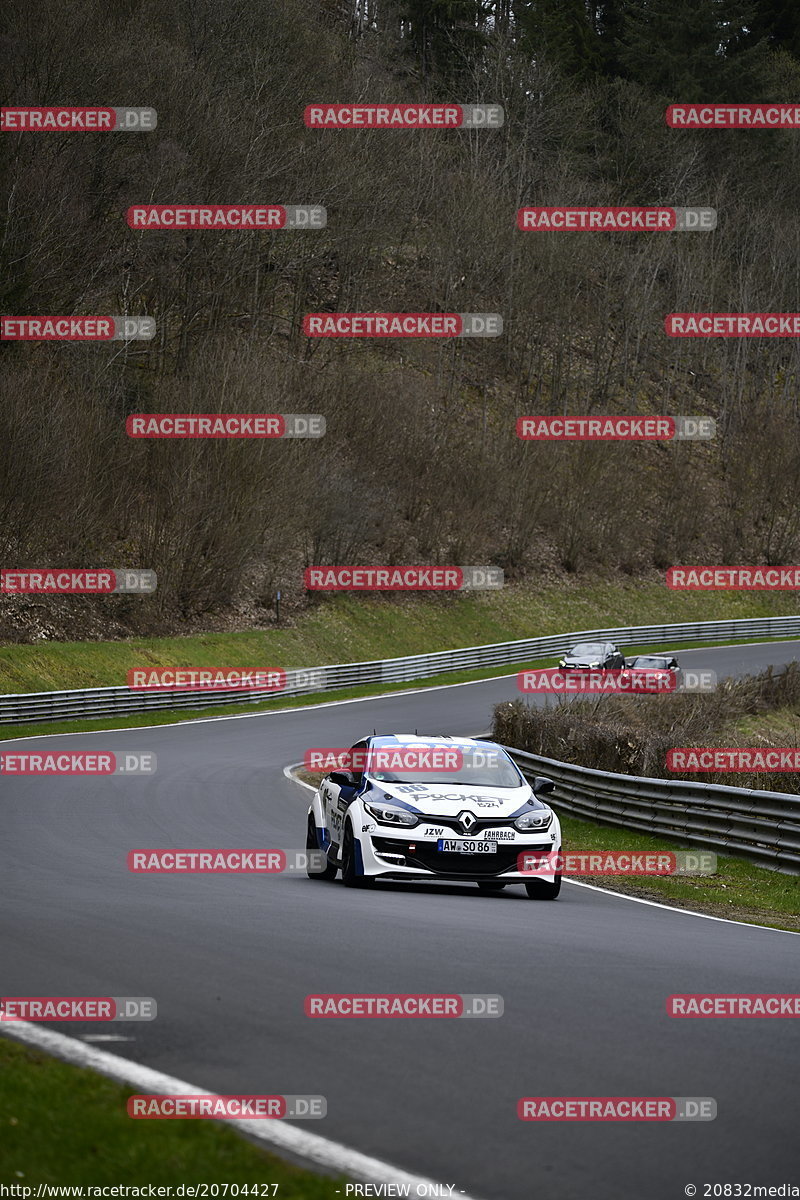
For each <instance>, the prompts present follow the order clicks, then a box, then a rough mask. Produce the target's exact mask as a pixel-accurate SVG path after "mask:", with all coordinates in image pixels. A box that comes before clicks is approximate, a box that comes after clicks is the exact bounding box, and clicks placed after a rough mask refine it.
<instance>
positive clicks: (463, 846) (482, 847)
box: [437, 838, 497, 854]
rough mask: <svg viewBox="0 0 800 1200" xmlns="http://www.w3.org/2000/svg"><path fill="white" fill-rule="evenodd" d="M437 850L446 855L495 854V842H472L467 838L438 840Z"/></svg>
mask: <svg viewBox="0 0 800 1200" xmlns="http://www.w3.org/2000/svg"><path fill="white" fill-rule="evenodd" d="M437 848H438V849H439V850H443V851H444V852H445V853H446V854H497V842H473V841H471V840H470V839H469V838H439V841H438V842H437Z"/></svg>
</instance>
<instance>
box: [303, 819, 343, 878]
mask: <svg viewBox="0 0 800 1200" xmlns="http://www.w3.org/2000/svg"><path fill="white" fill-rule="evenodd" d="M306 850H317V851H318V850H319V842H318V841H317V828H316V826H315V824H314V818H313V816H312V815H311V814H310V813H309V816H308V831H307V833H306ZM338 869H339V868H338V867H335V866H332V865H331V863H327V864H326V866H324V867H323V869H322V870H321V871H312V869H311V866H310V864H309V865H307V866H306V875H307V876H308V878H309V879H329V880H330V879H335V878H336V872H337V871H338Z"/></svg>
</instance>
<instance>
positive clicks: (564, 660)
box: [558, 658, 567, 670]
mask: <svg viewBox="0 0 800 1200" xmlns="http://www.w3.org/2000/svg"><path fill="white" fill-rule="evenodd" d="M566 665H567V660H566V659H565V658H562V660H561V662H560V663H559V664H558V668H559V670H561V668H562V667H565V666H566Z"/></svg>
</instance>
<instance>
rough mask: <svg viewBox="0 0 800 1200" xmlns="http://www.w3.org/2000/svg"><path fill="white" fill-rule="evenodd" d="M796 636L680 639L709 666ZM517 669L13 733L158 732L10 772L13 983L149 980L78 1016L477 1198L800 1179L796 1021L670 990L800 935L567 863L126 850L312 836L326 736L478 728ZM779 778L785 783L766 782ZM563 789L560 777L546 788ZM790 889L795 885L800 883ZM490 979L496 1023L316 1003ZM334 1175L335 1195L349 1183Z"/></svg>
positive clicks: (295, 843) (5, 813)
mask: <svg viewBox="0 0 800 1200" xmlns="http://www.w3.org/2000/svg"><path fill="white" fill-rule="evenodd" d="M797 651H798V643H796V642H791V643H789V642H784V643H769V644H761V645H745V646H739V647H728V648H724V649H714V650H695V651H691V652H689V651H682V652H680V654H679V658H680V661H681V664H682V665H685V666H692V667H703V666H708V667H711V668H713V669H715V670H716V671H717V672H718V673H719V674H720V675H724V674H731V673H741V672H747V671H753V670H757V669H759V668H761V667H763V666H766V665H767V664H768V663H774V664H775V665H778V664H781V663H785V662H787V661H789V660H791V659H792V658H794V657H796V656H797ZM516 696H517V692H516V688H515V685H514V679H513V676H508V677H504V678H501V679H495V680H489V681H484V682H480V683H473V684H468V685H456V686H452V687H448V688H446V689H443V688H438V689H435V690H423V691H420V692H417V693H413V694H396V695H394V696H390V697H386V698H383V699H380V698H379V699H373V700H368V701H361V702H346V703H341V702H338V703H337V702H334V703H332V704H330V705H326V706H323V707H316V708H310V709H305V710H304V709H295V710H292V711H288V712H285V713H276V714H265V715H258V716H253V717H248V718H245V719H238V718H226V719H218V720H210V721H209V720H207V721H204V722H199V723H186V724H182V725H173V726H165V727H160V728H158V727H156V728H148V729H143V730H121V731H115V732H109V733H103V734H84V735H77V736H70V737H60V738H58V739H56V740H49V741H48V739H40V738H37V739H33V740H26V741H24V742H19V743H13V742H6V743H5V744H4V745H3V747H2V749H4V750H11V749H13V748H14V746H15V745H17V746H18V747H19V748H24V749H27V750H31V749H35V748H37V747H40V748H44V747H49V748H53V747H55V746H56V745H58V747H59V748H64V749H66V748H83V749H87V748H91V749H98V750H99V749H126V748H128V749H138V750H152V751H155V753H156V754H157V756H158V772H157V773H156V774H155V775H154V776H152V777H150V778H147V777H144V778H127V779H126V778H113V779H105V780H92V779H87V778H75V779H67V780H65V779H63V778H62V779H47V778H42V777H38V778H30V777H28V778H24V777H20V778H8V777H6V778H4V779H3V781H2V791H3V795H2V808H1V809H0V829H1V830H2V835H1V840H0V878H1V879H2V887H1V888H0V893H1V894H2V904H0V947H2V975H1V976H0V980H1V984H0V994H4V995H19V996H26V995H61V996H69V995H75V996H91V995H105V996H108V995H130V996H153V997H155V998H156V999H157V1001H158V1006H159V1011H158V1019H157V1020H155V1021H153V1022H150V1023H136V1024H126V1025H114V1026H100V1027H98V1025H97V1024H94V1025H91V1024H89V1023H86V1024H74V1023H63V1024H61V1025H56V1026H53V1028H56V1029H59V1030H60V1031H61V1032H63V1033H66V1034H69V1035H71V1036H74V1037H75V1036H77V1037H80V1036H83V1035H85V1034H91V1033H96V1032H98V1029H99V1030H100V1031H101V1032H105V1031H109V1032H113V1033H119V1034H121V1035H123V1036H125V1037H128V1038H131V1039H133V1040H131V1041H124V1042H120V1043H119V1044H114V1043H112V1044H110V1045H109V1046H108V1049H111V1050H113V1051H114V1052H115V1053H118V1054H120V1055H122V1056H124V1057H127V1058H131V1059H134V1060H136V1061H138V1062H142V1063H145V1064H147V1065H148V1066H151V1067H155V1068H157V1069H159V1070H161V1071H164V1072H166V1073H168V1074H171V1075H174V1076H177V1077H179V1078H181V1079H184V1080H188V1081H190V1082H191V1083H193V1084H196V1085H197V1086H198V1087H201V1088H208V1089H211V1090H213V1091H216V1092H220V1093H230V1092H257V1093H264V1092H267V1093H295V1094H296V1093H301V1094H302V1093H315V1094H319V1093H321V1094H322V1095H324V1096H326V1097H327V1100H328V1117H327V1119H326V1120H324V1121H321V1122H307V1123H306V1128H308V1129H310V1130H313V1132H315V1133H316V1132H318V1133H320V1134H322V1135H323V1136H325V1137H328V1138H331V1139H333V1140H335V1141H338V1142H341V1143H343V1144H345V1145H347V1146H351V1147H354V1148H356V1149H358V1150H361V1151H363V1152H365V1153H367V1154H372V1155H375V1156H377V1157H379V1158H383V1159H386V1160H388V1161H389V1162H392V1163H395V1164H397V1165H398V1166H400V1167H403V1168H405V1169H406V1170H409V1171H414V1172H417V1173H419V1174H422V1175H426V1176H429V1177H431V1178H433V1179H435V1180H438V1181H441V1182H443V1183H453V1184H455V1185H456V1192H455V1193H454V1194H455V1195H457V1194H458V1188H462V1189H467V1190H469V1191H470V1192H471V1193H472V1194H473V1195H475V1196H478V1197H484V1198H485V1200H494V1198H497V1200H501V1198H503V1200H523V1198H524V1200H531V1198H532V1197H544V1198H545V1200H550V1198H557V1200H573V1198H574V1200H589V1198H592V1200H611V1198H612V1197H613V1198H614V1200H619V1198H623V1200H625V1198H628V1197H631V1198H633V1197H637V1198H638V1197H646V1198H647V1200H672V1198H673V1197H674V1198H677V1197H680V1196H683V1195H684V1187H685V1186H686V1185H688V1184H694V1185H696V1186H697V1189H698V1191H697V1194H698V1196H702V1195H703V1190H704V1189H703V1185H704V1184H705V1183H715V1182H716V1183H726V1182H729V1183H742V1184H747V1183H750V1184H766V1185H777V1184H781V1183H787V1182H788V1183H791V1182H793V1183H795V1184H797V1183H800V1170H798V1167H800V1155H799V1154H798V1142H797V1117H796V1110H795V1111H793V1106H794V1105H795V1104H796V1101H797V1079H798V1062H800V1035H799V1033H798V1028H797V1026H798V1022H796V1021H795V1022H792V1021H791V1020H790V1019H773V1020H757V1019H753V1020H745V1019H739V1020H723V1019H716V1020H715V1019H707V1020H683V1021H681V1020H674V1019H671V1018H669V1017H668V1016H667V1015H666V1012H665V1000H666V997H667V996H668V995H670V994H671V993H674V992H737V993H752V992H792V991H795V992H796V991H797V990H798V960H799V959H800V938H797V937H796V936H793V935H790V934H786V933H781V932H777V931H771V930H766V929H760V928H755V927H748V926H743V925H736V924H733V923H731V924H727V923H725V922H719V921H714V920H708V919H702V918H699V917H693V916H688V915H685V914H681V913H677V912H673V911H671V910H667V909H662V908H658V907H655V906H650V905H646V904H641V903H635V902H632V901H629V900H625V899H620V898H619V897H615V896H613V895H606V894H603V893H601V892H599V891H594V890H591V889H587V888H582V887H577V886H572V885H566V884H565V886H564V888H563V889H562V894H561V898H560V899H559V900H558V902H557V903H538V904H537V903H532V902H530V901H529V900H527V899H526V898H525V894H524V891H523V890H522V889H521V888H513V889H511V890H509V891H506V892H504V893H501V894H499V895H497V896H486V895H483V894H481V893H479V892H478V890H477V888H476V887H475V886H474V885H466V884H465V885H452V886H451V885H437V884H427V883H426V884H420V885H419V886H415V887H410V886H408V885H405V886H403V885H392V884H384V885H380V884H379V885H378V886H377V887H376V888H375V889H374V890H373V891H372V892H370V893H363V892H358V891H347V890H345V889H344V888H343V887H342V886H341V884H340V883H338V882H337V883H336V884H326V883H320V882H312V881H309V880H307V879H306V878H305V876H300V875H296V876H295V875H292V876H289V875H282V876H273V877H267V878H263V877H262V878H258V877H254V876H237V875H227V876H226V875H217V876H205V877H203V876H188V875H187V876H169V875H141V876H134V875H131V874H130V873H129V872H128V871H127V869H126V865H125V859H126V855H127V853H128V851H129V850H130V849H132V848H136V847H195V848H196V847H213V846H231V847H254V846H262V847H274V846H277V847H282V848H286V849H292V848H300V847H302V846H303V845H304V839H305V813H306V807H307V802H308V795H309V793H307V792H305V791H303V790H301V789H300V788H299V787H298V786H297V785H296V784H295V783H293V782H291V781H290V780H288V779H287V778H285V777H284V775H283V768H284V766H285V765H286V764H288V763H293V762H297V761H298V760H300V759H302V757H303V753H304V751H305V750H306V748H308V747H310V746H347V745H349V744H351V743H352V742H353V741H355V740H356V739H357V738H358V737H359V736H361V735H363V734H364V733H366V732H371V731H372V729H373V727H375V728H377V729H378V730H379V731H385V732H405V731H412V732H413V730H414V729H418V730H419V731H420V732H421V733H422V732H426V733H461V734H472V733H477V732H479V731H485V730H486V729H488V727H489V723H490V710H491V706H492V705H493V704H494V703H496V702H497V701H500V700H503V699H514V698H516ZM774 786H776V787H780V783H779V781H778V780H776V782H775V785H774ZM555 807H556V809H557V808H558V804H557V801H556V802H555ZM799 891H800V889H799ZM312 991H322V992H370V993H372V992H402V993H409V992H446V993H453V992H473V993H474V992H500V993H501V994H502V995H503V996H504V998H505V1015H504V1016H503V1017H502V1018H501V1019H498V1020H449V1021H448V1020H416V1021H415V1020H361V1021H358V1020H328V1021H326V1020H316V1021H315V1020H310V1019H308V1018H306V1017H305V1016H304V1014H303V1000H304V997H305V996H306V994H307V993H309V992H312ZM531 1095H535V1096H617V1095H619V1096H648V1095H652V1096H711V1097H714V1098H715V1099H716V1100H717V1103H718V1107H719V1114H718V1117H717V1119H716V1120H715V1121H712V1122H697V1123H688V1124H682V1125H681V1124H674V1123H670V1124H644V1123H617V1124H612V1123H605V1124H603V1123H594V1124H589V1123H576V1122H564V1123H552V1124H542V1123H537V1124H532V1123H523V1122H521V1121H519V1120H518V1119H517V1116H516V1105H517V1101H518V1099H519V1098H520V1097H522V1096H531ZM331 1194H332V1196H333V1195H334V1188H333V1184H332V1186H331Z"/></svg>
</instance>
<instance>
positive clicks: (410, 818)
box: [364, 800, 419, 825]
mask: <svg viewBox="0 0 800 1200" xmlns="http://www.w3.org/2000/svg"><path fill="white" fill-rule="evenodd" d="M364 808H365V809H366V810H367V812H368V813H369V814H370V816H371V817H374V818H375V820H376V821H379V822H380V824H381V825H417V824H419V817H417V816H416V815H415V814H414V813H412V812H409V811H408V809H407V808H395V807H394V805H392V804H375V803H374V801H370V803H369V804H367V802H366V800H365V801H364Z"/></svg>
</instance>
